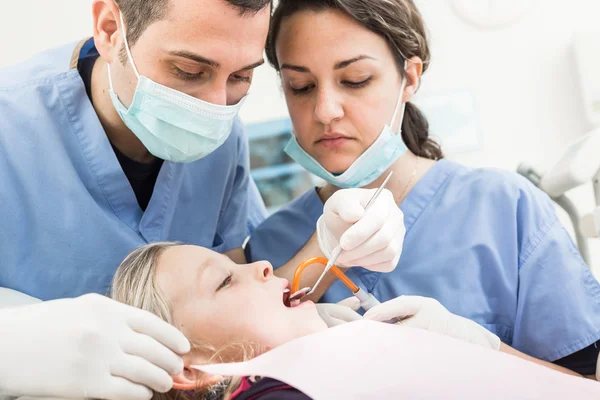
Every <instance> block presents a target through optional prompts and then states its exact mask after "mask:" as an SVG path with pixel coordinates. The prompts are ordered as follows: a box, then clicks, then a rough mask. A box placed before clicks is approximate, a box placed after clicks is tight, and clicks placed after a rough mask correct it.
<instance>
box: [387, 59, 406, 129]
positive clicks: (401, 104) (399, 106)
mask: <svg viewBox="0 0 600 400" xmlns="http://www.w3.org/2000/svg"><path fill="white" fill-rule="evenodd" d="M406 67H408V61H404V71H405V73H406ZM405 88H406V76H404V77H403V78H402V84H401V85H400V95H399V96H398V102H397V103H396V108H395V110H394V115H393V116H392V122H391V123H390V128H393V126H394V122H396V118H397V117H398V111H400V110H402V112H401V113H400V126H399V127H398V130H399V131H402V120H404V109H405V108H406V103H404V102H403V101H402V97H403V96H404V89H405Z"/></svg>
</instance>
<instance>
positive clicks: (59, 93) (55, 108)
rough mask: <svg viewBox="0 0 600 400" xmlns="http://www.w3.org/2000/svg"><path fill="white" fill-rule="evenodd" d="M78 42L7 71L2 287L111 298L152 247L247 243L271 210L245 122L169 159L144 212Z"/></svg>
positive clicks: (40, 294) (1, 126)
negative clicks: (204, 152)
mask: <svg viewBox="0 0 600 400" xmlns="http://www.w3.org/2000/svg"><path fill="white" fill-rule="evenodd" d="M82 44H83V43H80V44H79V45H76V44H72V45H69V46H65V47H62V48H58V49H54V50H49V51H46V52H44V53H41V54H39V55H37V56H35V57H34V58H33V59H31V60H28V61H26V62H24V63H22V64H20V65H17V66H14V67H11V68H7V69H3V70H0V115H1V117H0V182H1V184H0V221H1V222H0V287H7V288H11V289H15V290H18V291H20V292H23V293H26V294H29V295H31V296H34V297H37V298H40V299H42V300H50V299H56V298H62V297H74V296H78V295H81V294H84V293H90V292H95V293H101V294H106V293H107V292H108V289H109V287H110V283H111V279H112V277H113V274H114V272H115V271H116V269H117V267H118V266H119V264H120V262H121V261H122V260H123V259H124V258H125V256H126V255H127V254H128V253H129V252H131V251H132V250H133V249H135V248H136V247H138V246H141V245H144V244H146V243H149V242H156V241H182V242H185V243H193V244H197V245H201V246H204V247H208V248H211V249H213V250H215V251H218V252H224V251H228V250H231V249H234V248H237V247H240V246H241V245H242V243H243V241H244V239H245V238H246V237H247V235H248V234H249V233H250V232H249V231H250V230H252V229H253V228H254V227H255V226H256V225H257V224H258V223H259V222H260V220H261V219H262V218H261V216H264V210H265V208H264V205H263V203H262V200H261V198H260V196H259V195H258V191H257V190H256V188H255V186H254V183H253V181H252V179H251V177H250V175H249V155H248V142H247V139H246V136H245V133H244V129H243V126H242V124H241V123H240V121H239V120H237V121H236V123H235V124H234V127H233V130H232V132H231V135H230V136H229V138H228V139H227V140H226V142H225V143H224V144H223V145H222V146H221V147H219V148H218V149H217V150H216V151H215V152H214V153H212V154H211V155H209V156H208V157H206V158H203V159H202V160H199V161H196V162H193V163H190V164H181V163H172V162H164V163H163V166H162V168H161V171H160V174H159V176H158V178H157V181H156V185H155V188H154V192H153V194H152V198H151V200H150V203H149V205H148V207H147V209H146V211H145V212H143V211H142V210H141V209H140V207H139V205H138V202H137V200H136V197H135V194H134V192H133V189H132V188H131V185H130V184H129V181H128V180H127V177H126V176H125V174H124V172H123V170H122V169H121V166H120V164H119V162H118V160H117V158H116V156H115V153H114V151H113V149H112V148H111V144H110V142H109V141H108V139H107V136H106V133H105V132H104V130H103V128H102V126H101V124H100V121H99V120H98V117H97V115H96V112H95V111H94V108H93V106H92V104H91V103H90V101H89V99H88V96H87V94H86V91H85V87H84V84H83V81H82V79H81V77H80V75H79V72H78V70H77V60H78V58H79V52H80V49H81V46H82ZM107 96H108V94H107Z"/></svg>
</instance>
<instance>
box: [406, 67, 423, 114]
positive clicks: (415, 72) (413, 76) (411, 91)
mask: <svg viewBox="0 0 600 400" xmlns="http://www.w3.org/2000/svg"><path fill="white" fill-rule="evenodd" d="M421 75H423V60H421V59H420V58H419V57H417V56H415V57H412V58H411V59H409V60H408V63H407V65H406V86H405V87H404V94H403V96H402V102H403V103H408V102H409V101H411V100H412V98H413V96H414V95H415V93H416V92H417V89H419V85H420V83H421Z"/></svg>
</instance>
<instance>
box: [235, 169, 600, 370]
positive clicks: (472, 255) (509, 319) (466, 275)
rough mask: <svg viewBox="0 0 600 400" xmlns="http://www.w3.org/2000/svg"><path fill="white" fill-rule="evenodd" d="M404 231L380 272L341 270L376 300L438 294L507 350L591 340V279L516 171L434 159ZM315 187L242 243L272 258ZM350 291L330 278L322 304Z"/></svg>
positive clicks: (597, 333) (548, 207)
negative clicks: (393, 264)
mask: <svg viewBox="0 0 600 400" xmlns="http://www.w3.org/2000/svg"><path fill="white" fill-rule="evenodd" d="M400 209H401V210H402V211H403V212H404V220H405V225H406V237H405V242H404V250H403V253H402V256H401V258H400V261H399V263H398V267H397V268H396V269H395V270H394V271H393V272H391V273H389V274H381V273H376V272H371V271H367V270H365V269H363V268H358V267H355V268H351V269H350V270H349V271H348V276H349V277H350V278H351V279H352V280H353V281H354V282H355V283H356V284H357V285H359V286H360V287H362V288H363V289H366V290H368V291H369V292H371V293H373V294H374V295H375V297H377V298H378V299H379V300H380V301H387V300H390V299H393V298H395V297H397V296H401V295H418V296H427V297H433V298H436V299H437V300H439V301H440V302H441V303H442V304H443V305H444V306H445V307H446V308H448V310H450V311H451V312H453V313H455V314H458V315H461V316H464V317H466V318H469V319H471V320H473V321H475V322H477V323H479V324H481V325H483V326H484V327H486V328H487V329H488V330H490V331H492V332H494V333H495V334H497V335H498V336H499V337H500V339H501V340H502V341H503V342H505V343H507V344H509V345H511V346H513V347H515V348H516V349H518V350H520V351H522V352H524V353H527V354H529V355H532V356H534V357H537V358H540V359H543V360H549V361H554V360H557V359H559V358H562V357H564V356H566V355H569V354H572V353H574V352H576V351H579V350H581V349H583V348H585V347H587V346H589V345H591V344H592V343H594V342H596V341H597V340H599V339H600V285H599V284H598V282H597V281H596V280H595V279H594V277H593V276H592V274H591V273H590V270H589V268H588V267H587V266H586V265H585V263H584V262H583V260H582V259H581V257H580V255H579V252H578V250H577V248H576V247H575V245H574V244H573V241H572V240H571V238H570V236H569V235H568V233H567V232H566V231H565V229H564V227H563V226H562V225H561V224H560V222H559V221H558V219H557V216H556V213H555V209H554V205H553V203H552V201H551V200H550V199H549V198H548V197H547V196H546V195H545V194H544V193H543V192H541V191H540V190H539V189H537V188H535V187H534V186H533V185H531V184H530V183H529V182H527V181H526V180H525V179H523V178H522V177H520V176H519V175H517V174H515V173H510V172H505V171H497V170H489V169H470V168H467V167H464V166H461V165H459V164H456V163H453V162H450V161H447V160H441V161H439V162H437V163H436V164H435V165H434V166H433V167H432V168H431V169H430V170H429V171H428V172H427V173H426V174H425V176H424V177H423V178H422V179H421V180H420V181H419V182H418V183H417V184H416V185H415V187H414V188H413V189H412V190H411V191H410V193H409V194H408V196H407V197H406V199H405V200H404V201H403V202H402V204H401V206H400ZM322 212H323V204H322V202H321V201H320V199H319V197H318V195H317V193H316V191H315V190H310V191H309V192H307V193H305V194H304V195H303V196H301V197H300V198H298V199H297V200H295V201H294V202H292V203H290V204H289V205H287V206H286V207H285V208H283V209H282V210H280V211H279V212H277V213H276V214H274V215H272V216H271V217H270V218H269V219H267V220H266V221H265V222H264V223H263V224H262V225H261V226H259V227H258V228H257V230H256V231H255V232H254V234H253V235H252V236H251V238H250V242H249V244H248V247H247V249H246V252H247V254H249V255H250V258H252V259H253V260H261V259H266V260H269V261H270V262H271V263H273V265H275V266H281V265H282V264H284V263H285V262H287V261H288V260H289V259H290V258H291V257H292V256H294V255H295V254H296V253H297V252H298V250H300V248H301V247H303V245H304V244H305V243H306V241H307V240H308V239H309V238H310V236H311V235H312V234H313V232H314V230H315V224H316V222H317V219H318V218H319V216H320V215H321V214H322ZM350 295H351V293H350V291H349V290H348V289H347V288H346V286H344V285H343V284H342V283H341V282H339V281H338V282H335V283H334V284H333V285H332V286H331V287H330V288H329V290H328V291H327V292H326V294H325V295H324V296H323V298H322V300H321V301H323V302H337V301H339V300H342V299H344V298H346V297H348V296H350Z"/></svg>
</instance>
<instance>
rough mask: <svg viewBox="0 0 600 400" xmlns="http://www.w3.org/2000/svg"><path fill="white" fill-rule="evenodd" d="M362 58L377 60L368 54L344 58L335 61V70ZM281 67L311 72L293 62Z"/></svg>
mask: <svg viewBox="0 0 600 400" xmlns="http://www.w3.org/2000/svg"><path fill="white" fill-rule="evenodd" d="M361 60H375V58H373V57H370V56H367V55H364V54H362V55H360V56H356V57H352V58H349V59H348V60H342V61H338V62H336V63H335V65H334V66H333V69H334V70H338V69H344V68H346V67H347V66H349V65H351V64H354V63H355V62H358V61H361ZM279 69H289V70H292V71H296V72H303V73H306V72H310V69H309V68H307V67H304V66H301V65H293V64H282V65H281V66H280V67H279Z"/></svg>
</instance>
